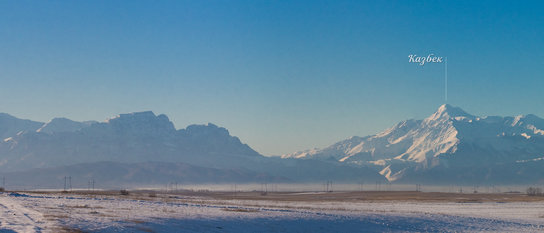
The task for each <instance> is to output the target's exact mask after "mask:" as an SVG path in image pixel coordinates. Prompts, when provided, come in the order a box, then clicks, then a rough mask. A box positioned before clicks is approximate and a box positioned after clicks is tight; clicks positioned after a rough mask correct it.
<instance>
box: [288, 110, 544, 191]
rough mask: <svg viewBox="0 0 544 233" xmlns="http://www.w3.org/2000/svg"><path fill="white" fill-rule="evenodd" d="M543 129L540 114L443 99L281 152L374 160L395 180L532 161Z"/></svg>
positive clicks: (543, 148) (543, 146)
mask: <svg viewBox="0 0 544 233" xmlns="http://www.w3.org/2000/svg"><path fill="white" fill-rule="evenodd" d="M543 129H544V120H543V119H541V118H539V117H537V116H535V115H531V114H529V115H521V116H516V117H495V116H493V117H477V116H473V115H471V114H469V113H467V112H465V111H463V110H462V109H461V108H458V107H454V106H451V105H448V104H444V105H442V106H440V107H439V108H438V110H437V111H436V112H434V113H433V114H431V115H430V116H429V117H427V118H425V119H423V120H407V121H402V122H400V123H398V124H396V125H395V126H393V127H391V128H389V129H387V130H385V131H383V132H381V133H378V134H376V135H373V136H367V137H354V138H355V139H357V140H355V141H354V140H353V139H354V138H350V139H347V140H344V141H340V142H338V143H335V144H333V145H331V146H329V147H327V148H325V149H320V150H309V151H303V152H297V153H293V154H288V155H284V156H283V157H284V158H304V159H308V158H313V159H329V160H330V159H331V158H334V159H335V160H336V161H337V162H339V163H349V164H353V165H365V164H366V165H368V164H373V165H376V166H378V167H380V168H379V169H380V170H381V174H382V175H383V176H384V177H386V178H387V179H389V180H390V181H395V180H398V179H404V178H405V176H406V175H407V174H413V173H414V172H415V173H421V172H424V171H427V170H432V169H435V168H438V167H441V168H443V169H446V170H448V169H452V168H453V167H466V166H469V167H470V166H476V167H477V166H491V165H490V164H508V163H515V161H520V160H527V161H533V160H532V159H534V158H537V157H539V156H540V157H542V154H544V130H543Z"/></svg>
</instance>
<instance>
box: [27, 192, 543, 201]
mask: <svg viewBox="0 0 544 233" xmlns="http://www.w3.org/2000/svg"><path fill="white" fill-rule="evenodd" d="M25 193H41V194H58V195H61V196H62V195H70V194H77V195H84V196H95V195H101V196H116V197H119V198H129V199H138V200H158V199H160V200H162V201H165V202H168V201H170V200H179V199H186V201H190V198H191V197H195V198H196V197H200V198H208V199H215V200H268V201H298V202H300V201H301V202H321V201H335V202H336V201H338V202H389V201H403V202H455V203H483V202H539V201H544V196H529V195H527V194H524V193H446V192H417V191H347V192H341V191H338V192H268V193H262V192H257V191H252V192H221V191H206V192H194V191H178V192H160V191H148V190H137V191H130V193H129V195H121V194H120V192H119V191H118V190H110V191H94V192H89V191H73V192H49V191H30V192H29V191H25ZM187 198H189V199H187Z"/></svg>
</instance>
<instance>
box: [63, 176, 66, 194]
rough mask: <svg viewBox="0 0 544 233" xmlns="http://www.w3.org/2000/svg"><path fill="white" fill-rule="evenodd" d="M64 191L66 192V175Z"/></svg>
mask: <svg viewBox="0 0 544 233" xmlns="http://www.w3.org/2000/svg"><path fill="white" fill-rule="evenodd" d="M63 191H64V192H66V176H64V189H63Z"/></svg>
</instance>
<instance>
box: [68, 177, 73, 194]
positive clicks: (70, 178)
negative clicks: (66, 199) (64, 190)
mask: <svg viewBox="0 0 544 233" xmlns="http://www.w3.org/2000/svg"><path fill="white" fill-rule="evenodd" d="M68 180H69V181H70V192H72V176H69V177H68Z"/></svg>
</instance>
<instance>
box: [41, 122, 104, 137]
mask: <svg viewBox="0 0 544 233" xmlns="http://www.w3.org/2000/svg"><path fill="white" fill-rule="evenodd" d="M93 123H96V122H95V121H85V122H77V121H72V120H70V119H66V118H54V119H52V120H51V121H49V122H47V123H45V124H44V125H42V127H40V128H39V129H38V130H36V132H42V133H49V134H51V133H58V132H75V131H78V130H80V129H82V128H85V127H88V126H90V125H91V124H93Z"/></svg>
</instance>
